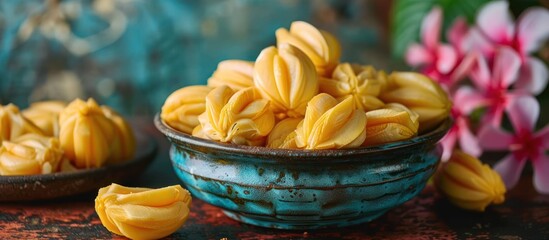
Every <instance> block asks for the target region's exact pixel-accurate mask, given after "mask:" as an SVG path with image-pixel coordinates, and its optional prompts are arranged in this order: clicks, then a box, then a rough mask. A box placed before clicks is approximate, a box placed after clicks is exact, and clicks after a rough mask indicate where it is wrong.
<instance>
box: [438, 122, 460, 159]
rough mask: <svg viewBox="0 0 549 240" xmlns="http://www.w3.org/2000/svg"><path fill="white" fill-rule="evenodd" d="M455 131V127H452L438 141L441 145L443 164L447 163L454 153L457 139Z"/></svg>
mask: <svg viewBox="0 0 549 240" xmlns="http://www.w3.org/2000/svg"><path fill="white" fill-rule="evenodd" d="M455 129H457V127H456V126H453V127H452V128H451V129H450V131H449V132H448V133H447V134H446V135H444V137H443V138H442V140H440V144H441V145H442V161H444V162H445V161H448V159H450V157H451V156H452V153H453V152H454V148H455V146H456V141H457V137H458V136H457V131H456V130H455Z"/></svg>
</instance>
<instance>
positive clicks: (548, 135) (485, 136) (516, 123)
mask: <svg viewBox="0 0 549 240" xmlns="http://www.w3.org/2000/svg"><path fill="white" fill-rule="evenodd" d="M506 111H507V114H508V116H509V118H510V120H511V124H512V125H513V129H514V133H508V132H505V131H503V130H501V129H499V128H496V127H494V126H487V127H485V128H483V129H482V130H481V132H480V133H479V139H481V141H480V142H481V146H482V147H484V148H485V149H487V150H509V151H510V152H511V153H510V154H509V155H507V156H506V157H504V158H503V159H502V160H500V161H499V162H498V163H497V164H496V165H495V170H496V171H497V172H498V173H500V175H501V177H502V178H503V181H504V182H505V185H506V186H507V187H508V188H509V189H510V188H512V187H514V186H515V185H516V183H517V182H518V180H519V178H520V174H521V172H522V169H523V168H524V164H525V163H526V161H527V160H530V161H531V162H532V164H533V167H534V187H535V188H536V190H537V191H538V192H540V193H544V194H549V157H548V156H547V155H546V154H545V151H547V150H549V125H547V126H545V127H544V128H543V129H542V130H540V131H538V132H537V133H534V128H535V125H536V121H537V120H538V117H539V111H540V107H539V103H538V102H537V101H536V99H535V98H534V97H532V96H524V97H520V98H518V99H516V100H515V101H513V103H511V104H510V105H508V107H507V108H506Z"/></svg>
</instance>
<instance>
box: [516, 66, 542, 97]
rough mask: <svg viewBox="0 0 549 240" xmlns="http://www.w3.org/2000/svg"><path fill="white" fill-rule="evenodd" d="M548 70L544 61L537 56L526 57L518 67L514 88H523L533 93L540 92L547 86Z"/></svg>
mask: <svg viewBox="0 0 549 240" xmlns="http://www.w3.org/2000/svg"><path fill="white" fill-rule="evenodd" d="M548 78H549V71H548V69H547V66H546V65H545V63H543V62H542V61H540V60H539V59H537V58H533V57H528V58H526V60H525V62H524V63H523V64H522V66H521V68H520V74H519V78H518V80H517V82H516V83H515V88H517V89H524V90H526V91H528V92H529V93H532V94H534V95H538V94H540V93H541V92H542V91H543V90H544V89H545V87H546V86H547V80H548Z"/></svg>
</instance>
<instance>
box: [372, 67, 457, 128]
mask: <svg viewBox="0 0 549 240" xmlns="http://www.w3.org/2000/svg"><path fill="white" fill-rule="evenodd" d="M379 98H380V99H381V100H382V101H384V102H394V103H400V104H402V105H404V106H406V107H407V108H409V109H410V110H412V111H414V112H416V113H417V114H418V115H419V132H420V133H424V132H426V131H429V130H431V129H433V128H435V127H436V126H438V125H439V124H440V123H441V122H442V121H444V120H445V119H446V118H448V116H449V114H450V109H451V107H452V103H451V102H450V100H449V99H448V95H447V94H446V92H445V91H444V90H443V89H442V88H441V87H440V85H438V83H436V82H435V81H433V80H432V79H430V78H428V77H427V76H425V75H423V74H420V73H415V72H393V73H391V74H390V75H389V77H388V81H387V83H386V84H385V86H384V87H383V90H382V92H381V94H380V96H379Z"/></svg>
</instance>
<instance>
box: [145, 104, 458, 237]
mask: <svg viewBox="0 0 549 240" xmlns="http://www.w3.org/2000/svg"><path fill="white" fill-rule="evenodd" d="M450 124H451V123H450V120H448V121H446V122H444V123H443V124H442V125H440V126H439V127H438V128H437V129H435V130H433V131H431V132H429V133H427V134H424V135H422V136H419V137H415V138H413V139H410V140H407V141H401V142H396V143H391V144H384V145H379V146H373V147H365V148H356V149H346V150H287V149H270V148H265V147H252V146H239V145H233V144H224V143H217V142H213V141H209V140H205V139H200V138H196V137H192V136H190V135H187V134H184V133H180V132H178V131H176V130H174V129H172V128H170V127H169V126H167V125H166V124H165V123H164V122H162V121H161V120H160V118H159V117H158V115H157V116H156V118H155V125H156V126H157V128H158V129H159V130H160V131H161V132H162V133H164V134H165V135H166V136H167V137H168V139H169V140H170V141H171V142H172V147H171V149H170V158H171V161H172V165H173V167H174V170H175V172H176V173H177V175H178V176H179V178H180V179H181V180H182V181H183V183H184V185H185V186H186V188H187V189H188V190H189V191H191V193H192V194H193V195H194V196H195V197H197V198H199V199H202V200H204V201H205V202H207V203H209V204H212V205H215V206H218V207H220V208H222V209H223V211H224V213H225V214H226V215H227V216H229V217H231V218H233V219H236V220H238V221H242V222H245V223H249V224H253V225H257V226H262V227H270V228H281V229H315V228H324V227H339V226H349V225H354V224H359V223H363V222H369V221H371V220H373V219H375V218H377V217H379V216H381V215H382V214H383V213H385V212H386V211H388V210H389V209H391V208H393V207H396V206H398V205H401V204H402V203H404V202H406V201H408V200H409V199H411V198H413V197H414V196H416V195H417V194H418V193H419V192H420V191H421V190H422V189H423V188H424V187H425V183H426V182H427V180H428V179H429V177H430V176H431V175H432V174H433V173H434V171H435V169H436V168H437V166H438V163H439V161H440V156H441V149H440V147H437V144H436V143H437V142H438V140H439V139H440V138H441V137H442V136H443V135H444V134H445V133H446V132H447V130H448V128H449V126H450Z"/></svg>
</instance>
